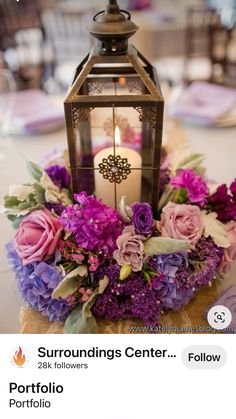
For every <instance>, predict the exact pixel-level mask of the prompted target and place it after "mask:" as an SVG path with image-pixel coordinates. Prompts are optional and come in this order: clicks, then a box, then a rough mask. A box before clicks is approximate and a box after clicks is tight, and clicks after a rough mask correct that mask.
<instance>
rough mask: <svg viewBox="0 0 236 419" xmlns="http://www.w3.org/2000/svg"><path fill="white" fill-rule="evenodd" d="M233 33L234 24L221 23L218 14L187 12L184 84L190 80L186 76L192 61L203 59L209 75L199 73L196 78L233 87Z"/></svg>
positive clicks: (235, 76)
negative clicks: (228, 25) (229, 25)
mask: <svg viewBox="0 0 236 419" xmlns="http://www.w3.org/2000/svg"><path fill="white" fill-rule="evenodd" d="M232 16H233V15H232ZM235 30H236V29H235V22H233V23H232V25H231V27H226V26H224V25H223V24H222V22H221V17H220V13H219V11H216V10H213V9H208V8H206V7H198V8H196V7H195V8H189V9H188V11H187V28H186V56H185V70H184V81H185V82H186V83H190V82H191V81H193V79H192V78H191V76H190V75H189V67H190V65H191V62H193V60H195V63H197V59H198V58H199V57H201V58H202V57H204V58H205V61H206V63H208V71H207V73H208V74H207V76H206V74H204V77H201V70H199V73H198V77H197V79H206V80H208V81H211V82H213V83H221V84H227V85H236V71H235V70H236V33H235ZM199 68H200V66H199Z"/></svg>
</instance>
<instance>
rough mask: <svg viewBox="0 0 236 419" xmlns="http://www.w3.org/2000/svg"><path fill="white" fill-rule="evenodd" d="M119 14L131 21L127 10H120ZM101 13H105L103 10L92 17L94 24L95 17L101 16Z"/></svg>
mask: <svg viewBox="0 0 236 419" xmlns="http://www.w3.org/2000/svg"><path fill="white" fill-rule="evenodd" d="M120 12H121V13H124V14H126V15H128V20H131V13H130V12H128V11H127V10H123V9H120ZM103 13H105V10H102V11H101V12H98V13H96V15H95V16H93V20H94V22H96V21H97V20H96V19H97V17H98V16H100V15H102V14H103Z"/></svg>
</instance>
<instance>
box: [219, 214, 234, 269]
mask: <svg viewBox="0 0 236 419" xmlns="http://www.w3.org/2000/svg"><path fill="white" fill-rule="evenodd" d="M225 230H226V231H227V233H228V238H229V241H230V246H229V247H228V248H227V249H224V257H223V261H222V265H221V267H220V272H221V273H223V274H227V273H228V272H229V271H230V268H231V264H232V262H233V261H234V260H236V221H229V222H228V223H227V224H225Z"/></svg>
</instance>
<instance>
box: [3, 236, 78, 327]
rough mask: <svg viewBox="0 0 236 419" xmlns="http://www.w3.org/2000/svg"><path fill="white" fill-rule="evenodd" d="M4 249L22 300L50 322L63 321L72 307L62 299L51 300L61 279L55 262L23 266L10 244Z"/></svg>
mask: <svg viewBox="0 0 236 419" xmlns="http://www.w3.org/2000/svg"><path fill="white" fill-rule="evenodd" d="M6 249H7V256H8V259H9V262H10V264H11V266H12V269H13V271H14V272H15V274H16V279H17V282H18V287H19V290H20V292H21V294H22V296H23V298H24V300H25V301H26V302H27V303H28V304H29V305H30V306H31V307H32V308H33V309H35V310H37V311H39V312H40V313H41V314H42V315H44V316H47V317H48V318H49V320H51V321H63V320H65V319H66V317H67V316H68V314H69V313H70V312H71V310H72V309H73V306H72V305H71V304H70V303H69V302H67V301H66V300H63V299H57V300H55V299H52V292H53V290H54V289H55V288H56V287H57V285H58V284H59V282H60V281H61V279H62V277H61V275H60V273H59V272H58V271H57V270H56V269H55V266H54V265H55V263H56V260H55V261H52V262H51V263H50V264H49V263H45V262H40V263H33V264H29V265H26V266H23V265H22V263H21V260H20V258H19V257H18V255H17V253H16V251H15V249H14V246H13V244H12V242H10V243H8V244H7V245H6Z"/></svg>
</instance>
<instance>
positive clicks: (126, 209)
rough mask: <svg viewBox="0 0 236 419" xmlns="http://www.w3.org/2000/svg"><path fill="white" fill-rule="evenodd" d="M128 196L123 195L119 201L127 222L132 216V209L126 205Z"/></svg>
mask: <svg viewBox="0 0 236 419" xmlns="http://www.w3.org/2000/svg"><path fill="white" fill-rule="evenodd" d="M125 201H126V197H125V196H122V198H121V200H120V203H119V212H120V214H121V216H122V218H123V220H124V221H125V222H126V223H129V222H130V221H131V218H132V209H131V208H130V207H129V206H128V205H126V202H125Z"/></svg>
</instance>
